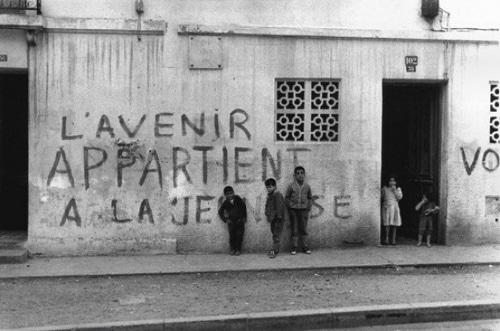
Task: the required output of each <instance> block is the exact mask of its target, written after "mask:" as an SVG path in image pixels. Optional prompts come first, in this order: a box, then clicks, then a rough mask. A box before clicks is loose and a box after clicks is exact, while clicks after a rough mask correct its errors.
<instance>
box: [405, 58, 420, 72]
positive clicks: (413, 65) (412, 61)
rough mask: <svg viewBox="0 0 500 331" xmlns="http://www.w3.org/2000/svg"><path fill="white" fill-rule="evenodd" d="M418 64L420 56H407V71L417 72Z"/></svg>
mask: <svg viewBox="0 0 500 331" xmlns="http://www.w3.org/2000/svg"><path fill="white" fill-rule="evenodd" d="M417 64H418V56H415V55H409V56H405V65H406V72H416V71H417Z"/></svg>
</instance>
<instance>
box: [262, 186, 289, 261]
mask: <svg viewBox="0 0 500 331" xmlns="http://www.w3.org/2000/svg"><path fill="white" fill-rule="evenodd" d="M264 185H266V189H267V198H266V212H265V214H266V216H267V220H268V222H270V223H271V233H272V235H273V249H272V250H271V251H269V257H270V258H274V257H275V256H276V254H278V253H279V251H280V240H281V232H282V231H283V222H284V217H285V199H284V198H283V195H282V194H281V192H280V191H278V190H277V189H276V180H275V179H274V178H269V179H267V180H266V181H265V182H264Z"/></svg>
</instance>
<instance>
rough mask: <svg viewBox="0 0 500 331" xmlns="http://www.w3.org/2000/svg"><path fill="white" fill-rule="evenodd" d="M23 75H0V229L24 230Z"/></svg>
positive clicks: (25, 125)
mask: <svg viewBox="0 0 500 331" xmlns="http://www.w3.org/2000/svg"><path fill="white" fill-rule="evenodd" d="M28 91H29V88H28V74H27V72H25V71H23V72H5V73H2V72H0V230H2V231H27V230H28V114H29V109H28V106H29V102H28V96H29V93H28Z"/></svg>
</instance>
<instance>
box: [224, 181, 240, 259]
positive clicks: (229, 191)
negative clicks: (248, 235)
mask: <svg viewBox="0 0 500 331" xmlns="http://www.w3.org/2000/svg"><path fill="white" fill-rule="evenodd" d="M224 197H225V200H224V202H223V203H222V205H221V207H220V208H219V216H220V218H221V219H222V220H223V221H224V223H227V228H228V231H229V246H230V249H231V253H230V254H231V255H240V254H241V244H242V243H243V234H244V233H245V222H246V220H247V206H246V205H245V202H244V201H243V199H241V198H240V196H238V195H235V194H234V190H233V188H232V187H231V186H226V187H225V188H224Z"/></svg>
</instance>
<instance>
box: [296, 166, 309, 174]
mask: <svg viewBox="0 0 500 331" xmlns="http://www.w3.org/2000/svg"><path fill="white" fill-rule="evenodd" d="M299 170H302V171H303V172H304V173H305V172H306V169H304V167H303V166H297V167H295V169H294V170H293V173H294V174H296V173H297V171H299Z"/></svg>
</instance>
